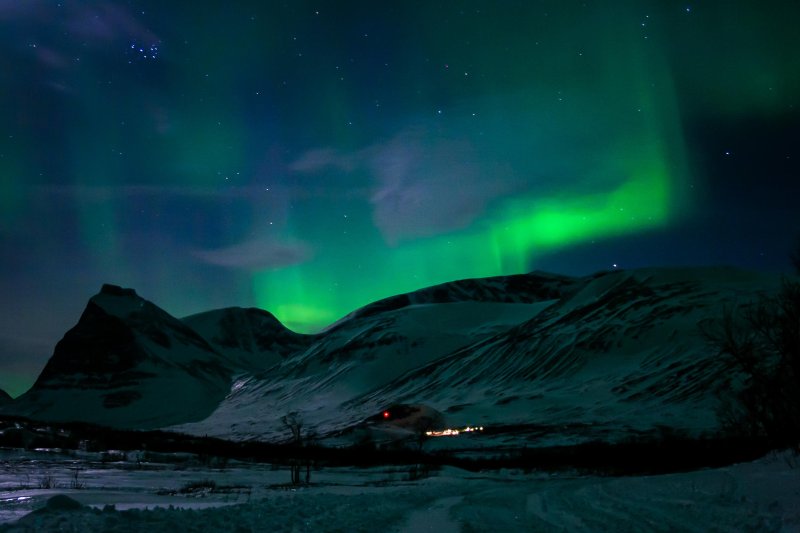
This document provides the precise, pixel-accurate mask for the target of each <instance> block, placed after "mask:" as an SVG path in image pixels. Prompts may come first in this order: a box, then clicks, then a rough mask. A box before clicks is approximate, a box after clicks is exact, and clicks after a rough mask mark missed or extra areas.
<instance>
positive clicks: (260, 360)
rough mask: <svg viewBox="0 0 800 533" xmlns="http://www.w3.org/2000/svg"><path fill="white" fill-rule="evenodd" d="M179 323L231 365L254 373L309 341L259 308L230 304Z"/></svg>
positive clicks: (278, 360) (281, 359)
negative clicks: (194, 333)
mask: <svg viewBox="0 0 800 533" xmlns="http://www.w3.org/2000/svg"><path fill="white" fill-rule="evenodd" d="M182 322H183V323H184V324H185V325H187V326H188V327H190V328H191V329H193V330H194V331H196V332H197V333H198V334H199V335H201V336H202V337H203V338H204V339H205V340H206V341H207V342H208V343H209V344H210V345H211V346H212V347H213V348H214V349H215V350H217V351H218V352H219V353H220V354H223V355H224V356H225V357H226V358H227V359H228V360H229V361H230V364H231V365H233V366H234V367H236V368H239V369H241V370H247V371H250V372H257V371H260V370H265V369H267V368H269V367H271V366H272V365H275V364H278V363H280V362H281V361H283V359H285V358H286V357H287V356H288V355H290V354H292V353H294V352H297V351H298V350H301V349H303V348H305V347H306V346H307V345H308V344H310V342H311V339H312V338H313V337H312V336H311V335H301V334H299V333H294V332H293V331H291V330H289V329H287V328H285V327H284V326H283V324H281V323H280V322H279V321H278V319H277V318H275V317H274V316H273V315H272V314H271V313H268V312H267V311H264V310H262V309H255V308H248V309H245V308H241V307H231V308H226V309H218V310H215V311H207V312H205V313H198V314H196V315H191V316H188V317H185V318H183V319H182Z"/></svg>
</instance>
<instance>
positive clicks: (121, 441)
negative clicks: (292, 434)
mask: <svg viewBox="0 0 800 533" xmlns="http://www.w3.org/2000/svg"><path fill="white" fill-rule="evenodd" d="M0 447H5V448H22V449H28V450H33V449H41V448H47V449H53V448H59V449H61V450H84V451H87V452H100V453H102V452H109V451H119V452H137V457H139V458H141V457H147V456H148V455H151V456H155V455H157V456H158V457H159V461H162V462H163V461H165V460H166V459H165V456H164V455H161V454H176V455H178V454H182V455H186V454H191V455H193V456H194V457H196V458H197V460H198V462H201V463H205V464H212V463H216V464H220V463H222V464H224V463H226V462H227V461H228V460H238V461H243V462H258V463H271V464H276V465H300V464H302V465H314V467H315V468H319V467H335V466H358V467H370V466H386V465H426V466H427V467H431V468H439V467H443V466H454V467H458V468H462V469H465V470H470V471H480V470H497V469H501V468H506V469H521V470H524V471H528V472H532V471H545V472H555V471H575V472H578V473H584V474H596V475H634V474H658V473H667V472H679V471H690V470H696V469H698V468H707V467H719V466H725V465H729V464H733V463H736V462H743V461H751V460H754V459H757V458H759V457H762V456H764V455H765V454H766V453H767V452H768V451H769V450H770V447H769V442H768V441H767V440H766V439H763V438H758V437H705V438H690V437H687V436H674V435H659V436H654V437H641V438H631V439H629V440H626V441H624V442H618V443H607V442H587V443H582V444H577V445H570V446H548V447H531V448H521V449H519V448H518V449H511V448H506V449H502V450H493V449H481V450H472V451H468V450H461V451H458V450H446V451H442V450H438V451H431V452H426V451H423V450H421V449H419V448H418V447H414V446H411V447H405V448H388V449H387V448H381V447H379V446H377V445H375V444H371V443H368V444H363V445H358V446H350V447H345V448H329V447H324V446H318V445H306V446H301V445H297V444H272V443H266V442H259V441H248V442H232V441H226V440H222V439H217V438H213V437H195V436H190V435H183V434H179V433H172V432H167V431H132V430H118V429H110V428H105V427H100V426H93V425H89V424H82V423H81V424H78V423H74V424H46V423H42V422H34V421H30V420H25V419H20V418H2V419H0ZM123 457H124V455H123ZM176 460H177V459H176Z"/></svg>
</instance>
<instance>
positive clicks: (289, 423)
mask: <svg viewBox="0 0 800 533" xmlns="http://www.w3.org/2000/svg"><path fill="white" fill-rule="evenodd" d="M281 422H283V424H284V425H285V426H286V427H288V428H289V430H290V431H291V432H292V444H293V445H295V446H297V447H300V446H302V445H303V436H302V430H303V418H302V416H301V415H300V413H298V412H297V411H291V412H289V413H287V414H285V415H284V416H282V417H281ZM289 466H290V469H291V476H292V485H299V484H300V467H301V464H300V461H298V460H297V459H292V460H291V461H290V465H289ZM310 478H311V463H310V461H309V462H308V463H307V464H306V483H308V482H309V481H310Z"/></svg>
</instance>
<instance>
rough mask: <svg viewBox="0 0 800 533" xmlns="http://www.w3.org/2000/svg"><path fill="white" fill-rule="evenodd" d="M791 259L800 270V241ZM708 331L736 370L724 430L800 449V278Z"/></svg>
mask: <svg viewBox="0 0 800 533" xmlns="http://www.w3.org/2000/svg"><path fill="white" fill-rule="evenodd" d="M791 259H792V262H793V264H794V266H795V268H796V271H797V272H796V274H797V275H800V243H799V244H798V246H797V249H796V250H795V251H794V253H793V254H792V255H791ZM704 333H705V335H706V337H707V338H708V339H709V340H710V341H711V344H712V345H713V346H715V347H716V348H717V349H718V350H719V352H720V355H721V356H722V357H723V358H724V359H725V361H726V362H727V363H728V366H729V368H730V369H731V370H732V371H733V374H732V378H733V379H732V380H731V387H730V388H729V389H728V390H727V391H726V397H725V398H724V400H725V401H724V403H723V408H722V410H721V413H720V414H721V416H722V422H723V424H724V426H725V427H726V429H728V430H730V431H731V432H734V433H738V434H745V435H748V436H759V437H766V438H767V439H768V440H769V443H770V445H771V446H772V447H774V448H776V449H785V448H793V449H795V450H800V277H798V276H790V277H785V278H784V279H783V281H782V283H781V287H780V290H779V291H778V292H777V294H775V295H771V296H761V297H760V298H759V299H758V300H757V301H756V302H754V303H753V304H752V305H750V306H749V307H746V308H744V309H742V310H738V311H736V310H728V311H727V312H726V313H725V315H724V316H723V317H722V319H721V320H719V321H717V322H716V323H715V324H713V325H712V326H711V327H707V328H705V329H704Z"/></svg>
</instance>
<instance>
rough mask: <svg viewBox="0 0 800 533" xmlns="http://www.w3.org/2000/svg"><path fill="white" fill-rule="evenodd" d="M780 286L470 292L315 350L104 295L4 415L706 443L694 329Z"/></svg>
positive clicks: (420, 304) (602, 284) (231, 427)
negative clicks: (673, 436) (391, 421)
mask: <svg viewBox="0 0 800 533" xmlns="http://www.w3.org/2000/svg"><path fill="white" fill-rule="evenodd" d="M778 282H779V280H778V279H776V278H774V277H771V276H767V275H761V274H755V273H749V272H744V271H739V270H734V269H726V268H696V269H695V268H685V269H641V270H632V271H613V272H602V273H598V274H595V275H592V276H586V277H580V278H573V277H566V276H557V275H552V274H545V273H541V272H534V273H531V274H526V275H518V276H503V277H495V278H485V279H474V280H462V281H455V282H451V283H445V284H442V285H438V286H435V287H430V288H426V289H421V290H419V291H416V292H413V293H409V294H403V295H399V296H395V297H392V298H387V299H385V300H381V301H379V302H375V303H373V304H370V305H367V306H365V307H363V308H361V309H358V310H356V311H354V312H353V313H351V314H350V315H348V316H347V317H345V318H343V319H341V320H340V321H338V322H336V323H335V324H333V325H331V326H330V327H329V328H327V329H326V330H325V331H323V332H321V333H319V334H317V335H298V334H295V333H292V332H290V331H288V330H287V329H286V328H284V327H283V326H282V325H281V324H280V323H279V322H278V321H277V320H276V319H275V318H274V317H273V316H272V315H270V314H269V313H266V312H264V311H260V310H257V309H239V308H233V309H223V310H218V311H210V312H208V313H202V314H199V315H193V316H191V317H188V318H185V319H183V320H182V321H180V320H178V319H175V318H173V317H171V316H169V315H168V314H167V313H166V312H164V311H162V310H160V309H158V308H157V307H156V306H154V305H153V304H150V303H149V302H146V301H144V300H142V299H141V298H139V297H138V296H136V295H135V293H134V292H133V291H130V290H125V289H119V288H113V287H108V286H107V287H104V289H103V291H101V293H100V294H99V295H97V296H95V297H94V298H92V300H91V301H90V302H89V306H88V307H87V309H86V311H85V312H84V315H83V316H82V317H81V320H80V322H79V323H78V325H77V326H76V327H75V328H74V329H73V330H71V331H70V332H68V333H67V335H66V336H65V337H64V339H63V340H62V341H61V342H60V343H59V344H58V346H57V347H56V351H55V354H54V355H53V358H52V359H51V360H50V362H49V363H48V365H47V367H46V368H45V370H44V371H43V372H42V375H41V376H40V377H39V380H38V381H37V382H36V384H35V385H34V387H33V389H32V390H31V391H29V392H28V393H26V394H25V395H23V396H22V397H21V398H20V399H18V400H16V401H14V403H13V404H12V405H11V407H10V409H11V410H12V411H13V412H17V413H19V414H25V415H28V416H34V417H37V418H43V419H44V418H58V419H62V420H63V419H66V418H73V419H81V420H88V421H92V422H100V423H107V424H110V425H114V426H118V427H166V426H171V428H172V429H176V430H179V431H184V432H188V433H194V434H201V435H214V436H220V437H225V438H233V439H252V438H258V439H265V440H276V441H279V440H286V439H288V438H289V437H290V435H291V432H290V430H289V428H287V427H286V425H285V424H284V423H283V422H282V420H281V418H282V417H283V416H284V415H287V414H289V413H292V414H293V415H292V416H293V418H294V419H295V420H299V421H301V422H302V425H303V430H302V431H303V433H304V434H306V435H310V434H315V435H317V436H318V437H320V438H328V439H330V440H329V442H337V439H339V441H340V440H341V439H344V440H345V441H346V440H347V439H350V440H351V441H352V439H359V438H364V431H366V430H365V429H364V427H363V426H364V424H363V423H364V421H366V420H368V419H371V420H374V419H375V415H376V414H377V413H380V412H381V411H382V410H383V409H385V408H387V407H388V406H390V405H395V404H422V405H425V406H428V407H430V408H432V409H434V410H436V411H438V412H441V413H444V416H445V418H446V422H447V423H448V424H450V425H451V426H460V425H467V424H473V425H482V426H485V427H486V428H487V430H492V431H487V432H486V434H487V437H486V439H488V440H491V441H492V442H493V443H494V444H498V443H503V442H509V443H511V442H516V443H519V439H522V440H524V441H525V442H526V443H527V442H532V441H531V439H535V442H536V443H544V442H562V443H563V442H575V441H579V440H586V439H605V440H616V439H620V438H625V437H626V436H630V435H635V434H640V433H643V432H644V433H647V432H653V431H664V428H671V429H675V430H682V431H688V432H690V433H694V434H698V433H701V432H704V431H707V430H713V429H714V428H715V427H716V424H717V422H716V415H715V410H716V407H717V395H716V393H715V391H716V389H717V388H718V387H719V386H721V385H722V384H724V383H725V381H726V380H727V379H728V374H727V372H726V369H725V368H724V365H723V364H722V363H721V362H720V360H719V359H718V358H717V357H716V356H715V355H716V354H715V353H714V350H713V349H711V348H710V347H709V346H708V345H707V342H706V341H705V339H704V338H703V336H702V335H701V333H700V329H699V325H700V324H701V323H702V322H703V321H704V320H710V319H713V318H716V317H719V316H721V315H722V312H723V309H724V308H725V307H726V306H731V305H735V304H745V303H747V302H748V301H750V300H752V299H753V298H754V297H755V296H756V294H757V293H758V292H760V291H772V290H774V289H775V288H776V287H777V285H778ZM5 410H6V411H8V410H9V407H6V409H5ZM373 425H377V426H380V424H373ZM359 428H360V429H359ZM497 429H502V431H495V430H497ZM493 432H494V434H493V436H491V438H490V437H489V434H490V433H493ZM515 439H516V440H515ZM488 440H487V442H488Z"/></svg>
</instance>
